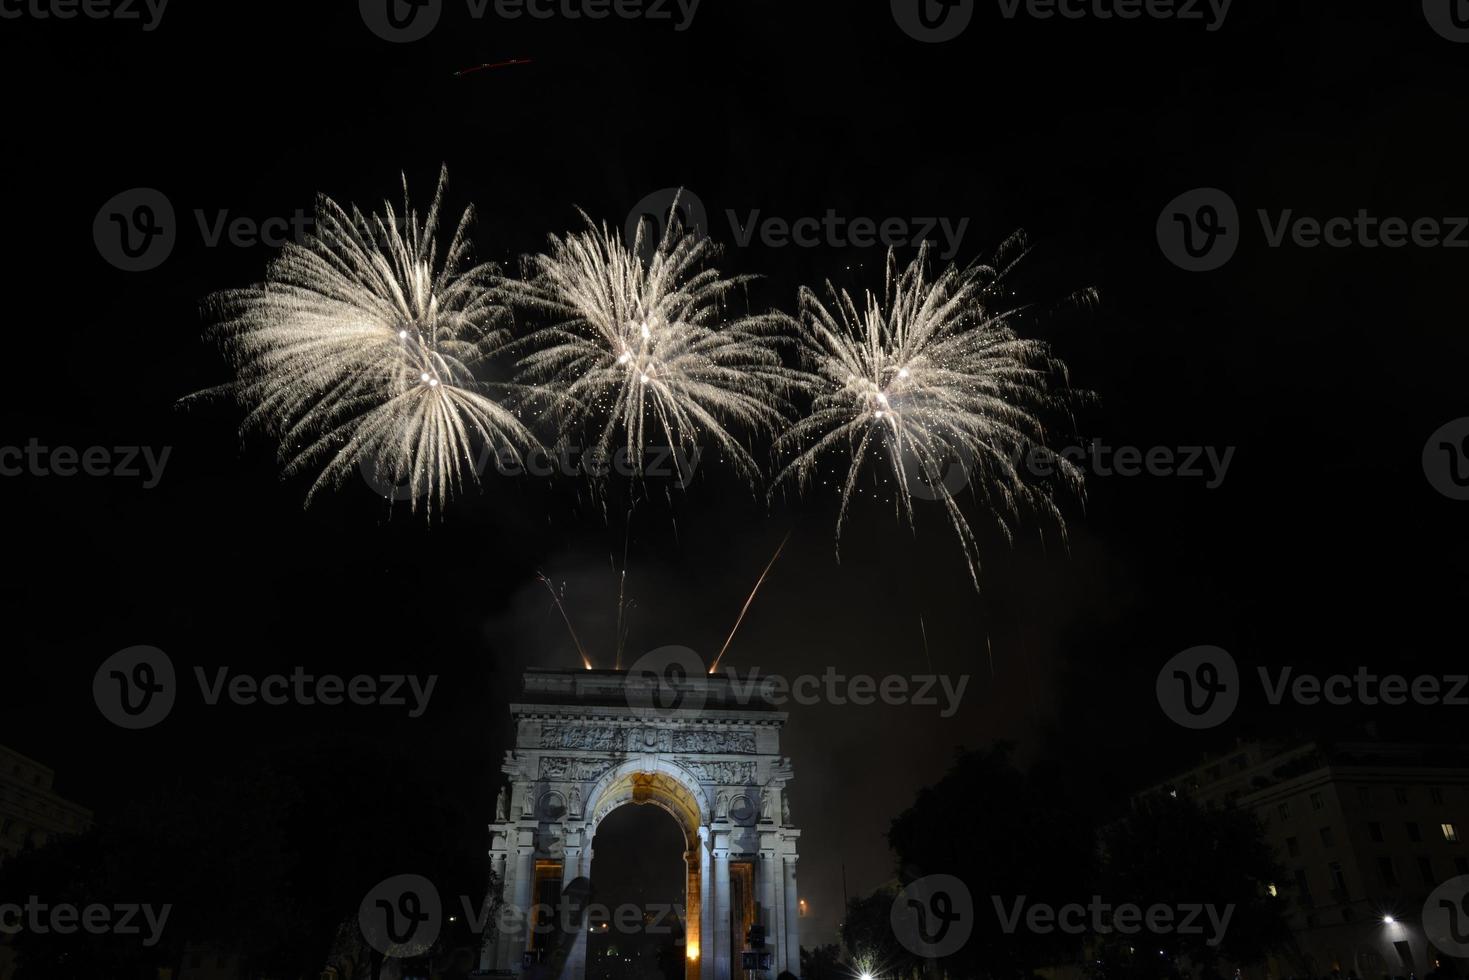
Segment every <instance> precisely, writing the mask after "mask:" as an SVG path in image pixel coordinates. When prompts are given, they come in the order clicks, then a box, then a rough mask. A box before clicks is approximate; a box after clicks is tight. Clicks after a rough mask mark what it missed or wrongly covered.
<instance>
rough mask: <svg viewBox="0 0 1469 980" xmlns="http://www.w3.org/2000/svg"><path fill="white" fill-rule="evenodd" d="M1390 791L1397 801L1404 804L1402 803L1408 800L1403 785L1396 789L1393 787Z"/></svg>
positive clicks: (1405, 803)
mask: <svg viewBox="0 0 1469 980" xmlns="http://www.w3.org/2000/svg"><path fill="white" fill-rule="evenodd" d="M1392 792H1393V796H1396V797H1397V799H1398V802H1399V803H1401V804H1404V805H1407V802H1408V791H1407V790H1406V789H1404V788H1403V787H1401V786H1399V787H1397V788H1396V789H1394V790H1393V791H1392Z"/></svg>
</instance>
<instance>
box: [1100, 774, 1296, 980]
mask: <svg viewBox="0 0 1469 980" xmlns="http://www.w3.org/2000/svg"><path fill="white" fill-rule="evenodd" d="M1282 875H1283V870H1282V869H1281V868H1280V867H1279V866H1278V865H1277V864H1276V862H1275V858H1274V856H1273V854H1272V853H1271V850H1270V845H1269V843H1268V842H1267V841H1266V839H1265V836H1264V832H1263V828H1262V827H1261V826H1260V824H1259V821H1257V820H1256V819H1255V817H1254V815H1253V814H1251V813H1248V812H1246V811H1243V810H1238V809H1235V808H1233V807H1229V808H1222V809H1221V808H1217V807H1208V808H1205V807H1201V806H1200V805H1199V804H1197V803H1196V802H1194V801H1192V800H1190V799H1188V798H1187V797H1182V796H1180V797H1173V796H1168V795H1162V794H1159V795H1153V796H1147V797H1143V798H1141V799H1139V800H1137V801H1136V802H1135V803H1134V805H1133V807H1132V809H1131V810H1130V811H1129V812H1128V814H1127V815H1126V816H1125V817H1123V818H1122V819H1121V820H1119V821H1117V822H1116V823H1113V824H1111V825H1109V826H1108V827H1106V828H1104V829H1103V831H1102V833H1101V866H1100V869H1099V875H1098V880H1097V891H1098V893H1099V894H1101V895H1105V896H1109V898H1111V899H1112V900H1113V901H1114V903H1115V902H1124V901H1126V902H1132V903H1135V904H1137V905H1140V906H1143V907H1147V906H1148V905H1152V904H1162V905H1165V906H1169V907H1172V908H1175V909H1177V908H1180V907H1182V906H1184V905H1192V904H1205V905H1212V906H1213V907H1214V909H1215V913H1216V916H1217V917H1218V918H1219V919H1222V918H1223V916H1224V915H1225V914H1226V912H1227V914H1228V916H1229V918H1228V922H1227V925H1224V926H1222V927H1221V926H1218V925H1216V924H1215V923H1214V922H1212V921H1211V920H1210V919H1209V917H1208V915H1207V913H1206V914H1204V915H1202V916H1201V917H1200V921H1199V922H1198V925H1200V926H1201V927H1202V931H1201V932H1197V933H1195V932H1189V933H1183V932H1179V931H1176V930H1174V929H1166V930H1163V931H1161V932H1156V933H1155V932H1152V931H1149V930H1148V929H1147V927H1146V926H1144V928H1143V931H1142V932H1140V933H1138V934H1137V935H1134V936H1130V937H1129V936H1122V935H1118V934H1115V933H1114V934H1110V935H1106V936H1098V937H1097V942H1096V944H1095V946H1094V950H1095V951H1096V952H1097V953H1098V956H1097V957H1096V958H1098V959H1101V960H1102V961H1103V964H1104V966H1106V967H1107V968H1108V969H1107V973H1108V975H1109V976H1112V977H1115V976H1131V977H1139V978H1145V977H1161V976H1173V975H1176V973H1177V972H1178V966H1177V963H1178V961H1179V960H1180V959H1185V958H1186V959H1187V960H1188V961H1190V962H1191V963H1193V964H1195V965H1197V966H1200V967H1203V968H1205V969H1208V968H1211V967H1213V966H1214V965H1215V964H1216V963H1218V962H1220V961H1227V962H1229V963H1234V964H1249V963H1256V962H1259V961H1260V960H1262V959H1264V958H1265V957H1266V956H1267V955H1268V954H1269V953H1271V952H1273V951H1276V950H1280V949H1283V948H1284V947H1286V946H1287V945H1288V943H1289V941H1290V930H1289V927H1288V925H1287V923H1286V919H1285V904H1286V900H1285V899H1284V898H1281V897H1273V896H1271V895H1270V893H1269V887H1268V886H1269V885H1270V884H1271V883H1272V882H1275V881H1279V880H1281V878H1282ZM1221 932H1222V935H1221ZM1129 947H1131V948H1132V949H1133V950H1134V952H1131V953H1129V952H1128V951H1127V950H1128V948H1129Z"/></svg>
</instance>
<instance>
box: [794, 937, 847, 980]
mask: <svg viewBox="0 0 1469 980" xmlns="http://www.w3.org/2000/svg"><path fill="white" fill-rule="evenodd" d="M801 980H852V971H851V970H848V969H847V968H846V967H845V966H843V965H842V958H841V951H840V950H838V949H837V947H836V945H835V944H832V943H828V944H827V945H825V946H816V947H814V948H811V949H807V948H806V947H804V946H803V947H802V948H801Z"/></svg>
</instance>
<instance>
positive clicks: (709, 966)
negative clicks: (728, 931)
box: [699, 827, 714, 980]
mask: <svg viewBox="0 0 1469 980" xmlns="http://www.w3.org/2000/svg"><path fill="white" fill-rule="evenodd" d="M712 845H713V841H712V840H711V838H710V834H709V828H708V827H700V828H699V980H714V862H713V858H712V856H711V855H712V851H711V848H712Z"/></svg>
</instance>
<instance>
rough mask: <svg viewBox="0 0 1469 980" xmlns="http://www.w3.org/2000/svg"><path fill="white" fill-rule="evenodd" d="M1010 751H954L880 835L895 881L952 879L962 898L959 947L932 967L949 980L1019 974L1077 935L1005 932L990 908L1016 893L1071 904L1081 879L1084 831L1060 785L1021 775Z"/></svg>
mask: <svg viewBox="0 0 1469 980" xmlns="http://www.w3.org/2000/svg"><path fill="white" fill-rule="evenodd" d="M1010 751H1011V747H1010V746H1009V745H1008V744H1007V743H1003V742H1000V743H996V744H995V746H994V747H993V748H991V749H989V750H976V751H961V752H959V753H958V755H957V756H956V758H955V760H954V763H953V765H952V766H951V767H950V768H949V771H948V772H947V773H946V774H945V775H944V777H943V778H942V779H941V780H939V782H938V783H937V784H935V785H934V786H931V787H926V788H924V789H922V790H920V791H919V793H918V798H917V800H916V801H915V802H914V804H913V805H912V806H911V807H909V808H908V809H907V810H905V811H904V812H903V813H902V814H900V815H899V816H898V817H897V818H896V819H895V820H894V821H893V824H892V828H891V829H890V830H889V832H888V843H889V844H890V845H891V846H892V848H893V851H894V852H895V853H896V854H897V857H898V861H899V880H900V882H901V883H902V884H905V885H906V884H907V883H909V882H911V881H913V880H915V879H917V878H920V877H924V876H927V875H935V874H949V875H954V876H955V877H957V878H959V879H960V880H961V881H963V882H964V883H965V884H966V885H967V886H968V889H969V891H970V898H971V901H972V908H970V909H968V910H964V911H966V912H967V914H968V916H969V917H970V919H971V921H972V923H973V932H972V934H971V936H970V938H969V939H968V941H967V942H966V943H965V944H964V945H963V946H962V947H961V948H960V949H959V950H958V951H957V952H956V953H954V954H952V955H951V956H948V957H946V958H944V959H943V960H942V961H941V965H942V966H943V968H944V969H945V970H946V971H947V972H948V973H949V974H950V975H951V976H962V977H990V978H1014V977H1029V976H1030V974H1031V973H1032V972H1033V971H1034V970H1035V969H1037V968H1039V967H1042V966H1046V965H1050V964H1053V963H1057V962H1063V961H1066V960H1068V959H1073V958H1074V957H1075V955H1076V953H1077V951H1078V947H1079V940H1078V937H1075V936H1070V935H1066V934H1063V933H1060V932H1053V933H1049V934H1039V933H1035V932H1029V931H1026V930H1024V929H1021V930H1018V931H1015V932H1013V933H1007V932H1006V931H1005V930H1004V927H1003V925H1002V919H1001V916H999V915H997V914H996V911H995V905H996V903H1000V904H1006V903H1010V902H1013V901H1014V900H1015V899H1016V898H1017V897H1019V896H1025V900H1026V901H1027V902H1031V903H1040V902H1046V903H1051V904H1053V905H1056V906H1060V905H1062V904H1065V903H1066V902H1068V901H1073V900H1074V899H1075V896H1077V895H1078V894H1088V893H1087V892H1085V891H1084V889H1085V888H1086V886H1087V885H1088V883H1089V882H1090V880H1091V877H1092V871H1093V867H1094V846H1093V843H1094V840H1095V837H1094V827H1093V823H1092V822H1091V821H1090V820H1088V819H1085V818H1084V817H1083V813H1084V812H1085V810H1084V808H1083V807H1081V806H1079V805H1078V803H1077V801H1075V800H1073V799H1072V798H1071V795H1070V792H1069V784H1068V781H1067V780H1066V779H1064V778H1063V777H1062V775H1061V773H1060V772H1059V771H1057V770H1056V769H1054V768H1051V767H1048V766H1036V767H1032V768H1031V769H1030V770H1029V771H1028V772H1022V771H1021V770H1020V769H1018V768H1017V767H1016V766H1015V765H1014V764H1013V763H1012V762H1011V761H1010Z"/></svg>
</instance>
